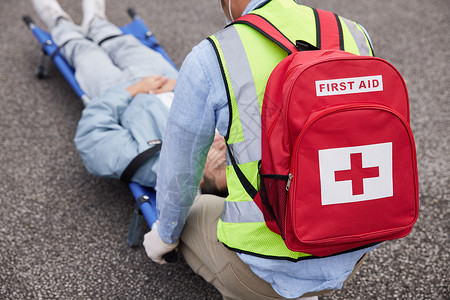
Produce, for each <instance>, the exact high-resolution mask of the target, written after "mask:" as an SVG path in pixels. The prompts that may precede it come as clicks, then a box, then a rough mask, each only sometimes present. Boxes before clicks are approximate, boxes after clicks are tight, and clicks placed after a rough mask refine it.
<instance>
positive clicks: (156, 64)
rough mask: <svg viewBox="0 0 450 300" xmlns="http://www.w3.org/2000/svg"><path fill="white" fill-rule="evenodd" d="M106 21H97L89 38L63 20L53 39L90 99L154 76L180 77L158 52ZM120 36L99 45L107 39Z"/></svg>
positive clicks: (56, 27) (54, 30)
mask: <svg viewBox="0 0 450 300" xmlns="http://www.w3.org/2000/svg"><path fill="white" fill-rule="evenodd" d="M121 34H122V32H121V31H120V29H119V28H118V27H117V26H115V25H113V24H111V23H110V22H108V21H107V20H103V19H95V20H94V21H93V22H92V24H91V27H90V29H89V32H88V34H87V36H84V34H83V33H82V31H81V28H80V27H79V26H77V25H75V24H74V23H72V22H71V21H68V20H65V19H61V20H59V21H58V23H57V25H56V26H55V27H54V28H53V29H52V31H51V35H52V38H53V40H54V42H55V43H56V44H57V45H63V44H64V43H66V42H67V44H65V45H64V47H62V48H61V50H60V53H61V54H62V56H63V57H64V58H65V59H66V61H67V62H68V63H69V64H70V65H71V66H72V67H73V68H74V69H75V78H76V80H77V81H78V84H79V85H80V87H81V89H82V90H83V91H84V92H85V93H86V95H87V96H88V97H89V98H91V99H92V98H95V97H98V96H101V95H102V94H103V93H104V92H106V91H107V90H108V89H109V88H111V87H113V86H116V85H118V84H121V83H124V82H135V81H137V80H139V79H142V78H144V77H146V76H150V75H163V76H168V77H169V78H172V79H173V78H176V77H177V74H178V72H177V70H175V68H174V67H173V66H172V65H171V64H170V63H169V62H167V60H166V59H165V58H164V57H163V56H162V55H161V54H160V53H158V52H156V51H154V50H152V49H150V48H148V47H146V46H144V45H143V44H141V42H139V40H138V39H136V38H135V37H134V36H133V35H121ZM116 35H120V36H117V37H114V38H111V39H108V40H105V41H104V42H103V43H101V45H100V46H99V45H98V43H100V42H101V41H103V40H104V39H105V38H108V37H112V36H116Z"/></svg>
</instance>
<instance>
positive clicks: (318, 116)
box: [286, 103, 412, 190]
mask: <svg viewBox="0 0 450 300" xmlns="http://www.w3.org/2000/svg"><path fill="white" fill-rule="evenodd" d="M354 109H377V110H383V111H387V112H390V113H392V114H393V115H395V116H396V117H397V118H399V119H400V121H401V122H402V123H403V124H404V125H406V126H405V127H406V129H407V131H408V135H409V137H410V139H411V136H412V131H411V129H410V128H409V126H407V125H408V122H407V121H406V120H405V118H404V117H403V116H402V115H400V114H399V113H398V112H397V111H396V110H394V109H392V108H390V107H388V106H385V105H381V104H376V103H372V104H370V103H368V104H356V103H355V104H344V105H340V106H338V107H332V108H327V109H323V110H322V111H320V112H318V113H317V114H316V115H313V116H312V117H310V119H308V120H307V121H306V124H305V126H304V127H303V129H302V131H300V134H299V135H298V138H297V140H296V141H295V144H294V148H292V149H293V151H294V153H293V155H292V160H291V173H289V175H291V174H292V178H294V176H295V173H296V170H295V162H296V161H297V148H298V145H299V144H300V142H301V141H302V139H303V136H304V135H305V132H306V131H307V130H308V129H309V127H311V125H312V124H313V123H315V122H316V121H318V120H319V119H321V118H322V117H324V116H326V115H330V114H333V113H336V112H341V111H347V110H354ZM292 178H291V180H292ZM288 183H289V188H290V184H291V183H290V181H288ZM286 190H288V186H286Z"/></svg>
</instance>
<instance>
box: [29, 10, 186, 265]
mask: <svg viewBox="0 0 450 300" xmlns="http://www.w3.org/2000/svg"><path fill="white" fill-rule="evenodd" d="M128 14H129V16H130V17H131V19H132V21H131V22H130V23H129V24H127V25H125V26H123V27H120V29H121V30H122V32H123V33H124V34H133V35H134V36H136V38H138V39H139V40H140V41H141V42H142V43H143V44H144V45H146V46H147V47H150V48H151V49H153V50H155V51H158V52H159V53H161V54H162V55H163V56H164V58H166V59H167V61H169V62H170V63H171V64H172V65H173V66H174V67H175V68H176V66H175V64H174V63H173V61H172V60H171V59H170V57H169V56H168V55H167V53H166V52H165V51H164V49H163V48H162V47H161V46H160V45H159V43H158V40H157V39H156V37H155V36H154V35H153V34H152V32H151V31H150V29H148V27H147V26H146V25H145V23H144V21H143V20H142V19H141V18H140V17H139V16H138V15H137V14H136V12H135V10H134V9H133V8H128ZM23 20H24V22H25V23H26V25H27V26H28V27H29V29H30V30H31V32H32V33H33V35H34V36H35V37H36V39H37V40H38V42H39V44H40V46H41V48H42V51H43V53H42V56H41V57H40V59H39V61H38V65H37V67H36V69H35V73H36V76H37V77H38V78H39V79H41V78H44V77H45V76H46V75H47V73H48V66H49V63H50V61H52V60H53V63H54V64H55V65H56V66H57V68H58V69H59V70H60V72H61V73H62V75H63V76H64V78H65V79H66V80H67V81H68V82H69V84H70V86H71V87H72V88H73V90H74V91H75V93H76V94H77V96H78V97H79V98H80V99H81V100H82V101H83V103H84V104H85V105H86V104H87V103H88V102H89V100H90V99H89V97H88V96H87V95H86V94H85V93H84V91H83V90H82V89H81V88H80V86H79V85H78V82H77V81H76V79H75V73H74V70H73V68H72V67H71V66H70V65H69V64H67V62H66V60H65V59H64V58H63V57H62V56H61V55H60V54H59V47H58V46H57V45H56V44H55V43H54V42H53V40H52V38H51V35H50V33H48V32H47V31H45V30H43V29H41V28H39V27H38V26H37V25H36V24H35V23H34V21H33V20H32V19H31V18H30V17H29V16H24V17H23ZM128 187H129V188H130V190H131V192H132V194H133V197H134V198H135V200H136V209H135V210H134V212H133V218H132V221H131V226H130V231H129V234H128V237H127V243H128V245H129V246H130V247H134V246H137V245H140V244H141V242H142V237H143V228H144V227H145V222H146V223H147V224H148V226H149V228H151V226H152V224H153V223H155V222H156V220H157V219H158V215H157V212H156V193H155V191H154V190H153V189H152V188H148V187H144V186H141V185H140V184H137V183H135V182H130V183H129V184H128ZM164 258H165V259H166V261H167V262H173V261H176V260H177V258H178V255H177V254H176V252H171V253H168V254H166V256H164Z"/></svg>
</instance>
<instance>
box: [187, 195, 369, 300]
mask: <svg viewBox="0 0 450 300" xmlns="http://www.w3.org/2000/svg"><path fill="white" fill-rule="evenodd" d="M224 200H225V199H224V198H220V197H217V196H213V195H202V196H200V197H198V198H197V199H196V201H195V203H194V205H193V206H192V208H191V210H190V212H189V216H188V218H187V222H186V225H185V227H184V231H183V234H182V235H181V241H182V243H181V244H180V248H181V251H182V252H183V256H184V258H185V260H186V262H187V263H188V265H189V266H190V267H191V268H192V270H194V272H195V273H197V274H198V275H200V276H201V277H203V278H204V279H205V280H206V281H208V282H209V283H211V284H212V285H213V286H215V287H216V288H217V289H218V290H219V292H220V293H221V294H222V296H223V299H245V300H251V299H257V300H264V299H267V300H268V299H285V298H283V297H281V296H280V295H278V294H277V293H276V292H275V291H274V290H273V288H272V286H271V285H270V284H269V283H267V282H266V281H264V280H262V279H261V278H259V277H258V276H257V275H256V274H254V273H253V272H252V270H251V269H250V267H249V266H248V265H247V264H245V263H244V262H243V261H241V260H240V259H239V257H238V256H237V254H236V253H235V252H234V251H231V250H228V249H227V248H226V247H225V246H224V245H223V244H222V243H220V242H219V241H218V239H217V222H218V220H219V217H220V216H221V215H222V210H223V204H224ZM364 259H365V256H364V257H363V258H362V259H361V260H360V261H359V262H358V264H357V265H356V266H355V269H354V270H353V272H352V274H351V275H350V276H349V278H350V277H352V276H353V275H354V273H355V272H356V271H357V270H358V269H359V268H360V267H361V264H362V262H363V260H364ZM347 280H348V279H347ZM328 292H330V290H325V291H321V292H315V293H307V294H305V295H303V296H304V297H308V296H316V295H321V294H325V293H328Z"/></svg>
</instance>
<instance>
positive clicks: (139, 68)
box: [88, 18, 177, 79]
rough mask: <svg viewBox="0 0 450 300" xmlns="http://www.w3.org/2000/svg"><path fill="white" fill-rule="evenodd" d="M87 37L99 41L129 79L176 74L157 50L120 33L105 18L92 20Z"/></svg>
mask: <svg viewBox="0 0 450 300" xmlns="http://www.w3.org/2000/svg"><path fill="white" fill-rule="evenodd" d="M88 37H89V38H90V39H92V40H93V41H95V42H97V43H100V46H101V47H102V48H103V49H104V50H105V51H106V52H107V53H108V54H109V56H110V57H111V59H112V61H113V62H114V63H115V64H116V65H117V66H118V67H119V68H121V69H123V70H126V71H127V73H128V74H129V75H131V76H132V78H130V79H140V78H142V77H145V76H150V75H163V76H168V77H170V78H176V76H177V71H176V70H175V68H174V67H173V66H172V65H171V64H170V63H169V62H167V60H166V59H165V58H164V57H163V56H162V55H161V54H160V53H159V52H156V51H154V50H152V49H150V48H148V47H146V46H144V45H143V44H142V43H141V42H139V40H138V39H137V38H135V37H134V36H133V35H122V34H121V31H120V29H119V28H118V27H117V26H115V25H113V24H111V23H110V22H108V21H107V20H106V19H101V18H96V19H95V20H93V21H92V22H91V26H90V28H89V32H88Z"/></svg>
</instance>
